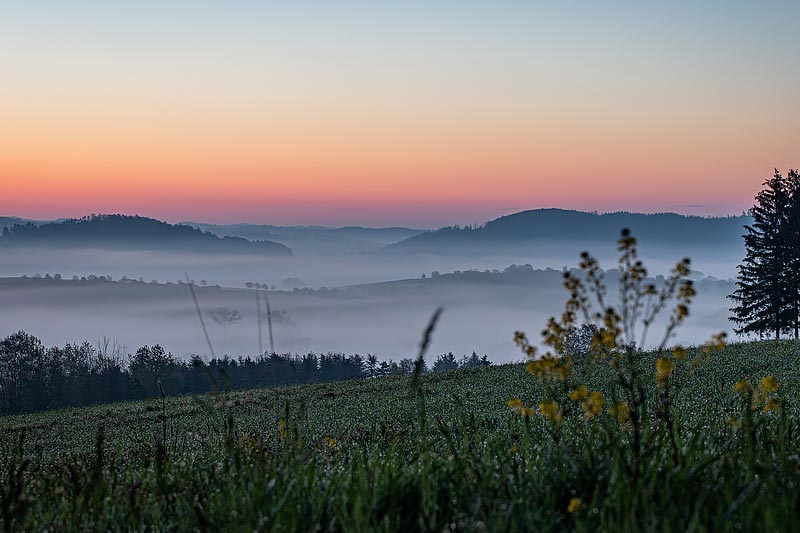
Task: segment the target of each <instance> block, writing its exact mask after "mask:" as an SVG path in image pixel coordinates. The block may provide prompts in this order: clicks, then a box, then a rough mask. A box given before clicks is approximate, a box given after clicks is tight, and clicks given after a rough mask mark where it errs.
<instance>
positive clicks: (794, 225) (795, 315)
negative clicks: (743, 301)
mask: <svg viewBox="0 0 800 533" xmlns="http://www.w3.org/2000/svg"><path fill="white" fill-rule="evenodd" d="M786 183H787V186H788V190H789V197H790V198H789V206H790V207H789V213H788V217H787V220H786V227H785V230H784V233H785V235H784V242H785V243H786V249H787V264H786V285H785V288H786V291H787V295H786V297H787V299H788V301H789V308H790V315H791V327H792V329H793V332H794V338H795V339H797V338H800V172H798V171H797V170H795V169H791V170H789V173H788V174H787V176H786Z"/></svg>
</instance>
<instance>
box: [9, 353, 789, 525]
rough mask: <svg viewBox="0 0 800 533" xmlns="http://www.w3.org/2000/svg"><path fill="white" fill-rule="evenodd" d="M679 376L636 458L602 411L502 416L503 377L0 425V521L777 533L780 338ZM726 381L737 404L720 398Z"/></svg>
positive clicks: (87, 412) (432, 377) (360, 385)
mask: <svg viewBox="0 0 800 533" xmlns="http://www.w3.org/2000/svg"><path fill="white" fill-rule="evenodd" d="M655 359H656V356H655V355H654V354H644V355H642V356H641V361H640V363H639V364H640V366H641V368H642V369H644V371H645V372H651V373H652V372H653V369H654V368H655V364H656V363H655ZM681 364H684V363H683V362H678V366H680V365H681ZM685 365H686V368H685V369H683V368H678V369H676V372H675V377H674V380H673V382H672V383H671V385H670V386H671V387H673V390H674V391H675V393H674V394H673V395H672V397H673V398H674V400H673V401H672V403H671V404H670V406H669V409H670V412H671V413H672V417H671V421H672V422H671V426H670V427H664V426H663V425H659V426H655V425H653V426H652V427H650V428H649V430H646V431H645V435H646V436H648V438H649V442H650V444H651V445H650V447H648V448H645V451H644V452H643V453H641V454H639V455H637V456H636V457H633V456H632V455H631V452H630V450H631V447H630V441H631V431H630V427H629V426H628V425H626V423H624V421H623V420H621V419H620V418H619V416H618V415H619V413H618V412H614V411H610V410H608V409H601V410H599V411H598V412H597V413H596V416H589V414H588V411H587V410H586V409H584V412H583V413H581V410H580V409H578V408H577V405H578V402H576V406H575V408H568V406H566V405H564V408H563V419H559V420H558V421H557V422H555V421H554V420H553V419H548V417H547V416H542V415H540V414H539V413H531V414H530V416H520V415H519V414H517V413H515V412H514V411H513V410H512V409H509V407H508V405H507V403H508V401H509V399H510V398H512V397H514V398H519V399H520V400H522V402H524V404H526V405H535V406H538V405H539V402H540V401H542V399H543V395H544V394H545V390H544V389H543V385H542V384H541V382H539V381H538V380H537V379H535V378H534V377H533V376H531V375H530V374H528V373H527V372H526V371H525V368H524V366H523V365H505V366H499V367H490V368H486V369H479V370H465V371H455V372H450V373H443V374H429V375H424V376H423V377H422V378H421V381H420V383H419V386H418V387H414V386H412V378H411V377H409V376H397V377H389V378H377V379H370V380H361V381H353V382H343V383H331V384H318V385H309V386H302V387H292V388H283V389H278V390H269V389H259V390H251V391H242V392H235V393H230V394H227V395H225V394H223V395H207V396H203V397H199V398H192V397H181V398H172V399H167V400H166V401H164V402H162V401H161V400H151V401H146V402H138V403H124V404H115V405H101V406H96V407H91V408H82V409H68V410H61V411H53V412H47V413H41V414H31V415H24V416H14V417H5V418H2V419H0V433H1V434H2V437H0V460H1V461H2V465H1V467H2V470H1V471H0V476H2V478H1V479H2V482H0V524H1V525H2V527H3V528H5V529H6V530H42V529H53V530H79V529H80V530H145V529H159V530H186V529H190V530H205V531H213V530H248V531H251V530H265V531H273V530H274V531H294V530H306V531H313V530H341V531H370V530H379V531H390V530H394V531H397V530H417V529H422V530H431V531H443V530H492V531H522V530H528V531H530V530H537V531H538V530H542V531H550V530H562V529H575V530H595V529H598V528H600V529H604V530H613V531H621V530H630V531H634V530H636V531H641V530H649V531H674V530H686V529H690V530H701V531H702V530H712V529H713V530H722V531H733V530H753V529H759V530H773V531H774V530H791V529H793V527H794V524H795V523H796V521H797V520H798V519H800V445H798V442H800V441H798V437H800V433H798V429H800V412H798V407H800V400H798V393H799V392H800V344H798V343H794V342H788V341H787V342H782V343H775V342H761V343H748V344H736V345H730V346H728V347H726V348H725V349H724V350H722V351H720V352H716V353H715V354H714V355H713V358H712V359H711V361H709V362H707V363H705V364H704V365H702V366H701V367H698V368H694V367H691V368H690V367H689V363H688V362H686V363H685ZM677 370H685V371H681V372H678V371H677ZM609 372H610V371H609V370H608V368H607V367H596V366H592V365H589V364H586V365H576V367H575V374H576V379H578V380H580V382H581V383H583V384H585V385H586V386H587V387H588V389H589V390H596V391H600V392H602V393H603V394H604V395H605V397H606V398H609V399H610V398H612V397H614V395H615V392H614V390H613V383H614V380H613V379H612V378H611V376H610V375H609ZM768 376H774V377H775V378H776V380H777V383H778V384H779V385H778V387H777V392H774V393H773V394H772V396H771V397H772V398H774V399H775V402H776V405H778V407H777V408H774V409H771V410H766V411H765V410H764V409H763V408H762V407H761V405H760V404H758V401H759V398H758V394H757V393H754V392H753V391H758V390H759V389H758V384H759V382H760V380H762V379H763V378H765V377H768ZM740 380H747V381H748V382H749V383H750V384H752V387H751V388H750V390H749V391H746V390H744V386H742V385H741V384H740V386H739V389H740V390H739V391H736V390H735V385H736V383H737V382H738V381H740ZM652 387H653V390H655V388H656V387H657V385H656V384H655V381H654V382H653V385H652ZM650 398H652V400H649V401H650V402H656V401H657V400H656V399H655V398H658V395H657V394H651V395H650ZM762 399H763V398H762ZM582 405H586V404H585V403H584V404H582ZM608 405H612V403H611V402H610V400H609V401H608ZM773 407H774V405H773ZM571 409H572V410H571ZM657 409H658V406H656V405H652V406H651V410H652V412H655V411H656V410H657ZM645 426H646V427H647V424H645ZM614 428H615V429H614Z"/></svg>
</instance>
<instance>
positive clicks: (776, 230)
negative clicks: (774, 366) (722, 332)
mask: <svg viewBox="0 0 800 533" xmlns="http://www.w3.org/2000/svg"><path fill="white" fill-rule="evenodd" d="M764 187H765V188H764V190H762V191H761V192H760V193H758V195H757V196H756V203H755V205H754V206H753V208H752V209H751V210H750V215H751V216H752V217H753V224H751V225H748V226H745V231H746V233H745V235H744V242H745V248H746V250H747V253H746V256H745V258H744V260H743V262H742V264H741V265H739V279H738V281H737V283H736V285H737V290H736V291H735V292H734V293H733V294H732V295H731V298H732V299H733V300H734V301H735V302H736V303H737V305H736V307H734V308H732V309H731V311H732V312H733V313H734V316H733V317H731V320H732V321H733V322H734V323H736V324H737V325H738V328H736V332H737V333H739V334H751V333H755V334H759V335H763V334H765V333H773V334H774V335H775V338H780V336H781V333H787V332H789V331H791V330H792V329H793V330H794V332H795V335H797V333H798V331H797V330H798V312H799V311H798V305H800V301H798V284H797V282H798V281H800V253H798V252H799V251H800V243H798V235H800V233H798V231H800V205H798V204H800V177H798V173H797V172H796V171H794V170H792V171H790V172H789V174H788V175H787V176H786V177H784V176H782V175H781V173H780V172H778V170H775V174H774V175H773V177H772V178H770V179H768V180H767V181H766V182H764Z"/></svg>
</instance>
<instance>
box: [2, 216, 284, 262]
mask: <svg viewBox="0 0 800 533" xmlns="http://www.w3.org/2000/svg"><path fill="white" fill-rule="evenodd" d="M22 246H28V247H30V246H46V247H69V248H113V249H129V250H170V251H191V252H203V253H256V254H265V255H292V250H291V249H290V248H288V247H286V246H284V245H283V244H279V243H276V242H271V241H266V240H265V241H255V242H254V241H249V240H247V239H243V238H239V237H219V236H217V235H213V234H211V233H208V232H202V231H200V230H198V229H196V228H192V227H189V226H181V225H172V224H167V223H166V222H161V221H159V220H154V219H152V218H145V217H139V216H127V215H92V216H89V217H84V218H79V219H69V220H65V221H61V222H52V223H44V224H34V223H31V222H28V223H25V224H15V225H13V226H11V227H5V228H4V229H3V231H2V236H0V247H22Z"/></svg>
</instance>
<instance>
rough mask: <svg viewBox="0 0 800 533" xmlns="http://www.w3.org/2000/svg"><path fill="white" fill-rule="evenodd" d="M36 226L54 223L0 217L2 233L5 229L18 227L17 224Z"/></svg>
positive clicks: (0, 230)
mask: <svg viewBox="0 0 800 533" xmlns="http://www.w3.org/2000/svg"><path fill="white" fill-rule="evenodd" d="M29 222H30V223H31V224H36V225H37V226H40V225H42V224H47V223H48V222H53V221H52V220H29V219H26V218H19V217H0V232H2V231H3V230H4V229H5V228H10V227H13V226H16V225H17V224H27V223H29Z"/></svg>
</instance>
